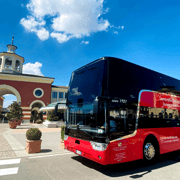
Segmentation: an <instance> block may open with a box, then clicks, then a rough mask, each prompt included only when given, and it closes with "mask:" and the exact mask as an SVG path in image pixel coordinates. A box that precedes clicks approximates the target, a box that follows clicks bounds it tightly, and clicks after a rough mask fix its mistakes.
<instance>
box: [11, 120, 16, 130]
mask: <svg viewBox="0 0 180 180" xmlns="http://www.w3.org/2000/svg"><path fill="white" fill-rule="evenodd" d="M9 127H10V128H11V129H16V127H17V122H12V121H9Z"/></svg>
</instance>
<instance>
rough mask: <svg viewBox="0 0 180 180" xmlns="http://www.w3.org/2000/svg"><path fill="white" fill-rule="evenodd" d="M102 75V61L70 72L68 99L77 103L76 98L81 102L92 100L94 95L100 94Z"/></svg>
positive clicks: (101, 90)
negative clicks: (81, 100)
mask: <svg viewBox="0 0 180 180" xmlns="http://www.w3.org/2000/svg"><path fill="white" fill-rule="evenodd" d="M103 77H104V61H100V62H98V63H96V64H94V65H90V66H87V67H85V68H82V69H80V70H78V71H75V72H73V73H72V77H71V81H70V89H69V91H68V100H69V102H71V103H73V104H74V103H77V101H78V99H83V102H93V100H94V99H95V98H96V96H100V95H102V92H103Z"/></svg>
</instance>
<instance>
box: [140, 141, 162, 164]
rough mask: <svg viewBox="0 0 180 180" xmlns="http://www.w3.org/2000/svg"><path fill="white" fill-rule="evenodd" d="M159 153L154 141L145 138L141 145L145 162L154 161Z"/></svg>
mask: <svg viewBox="0 0 180 180" xmlns="http://www.w3.org/2000/svg"><path fill="white" fill-rule="evenodd" d="M158 155H159V150H158V145H157V143H156V142H155V141H153V140H151V139H147V140H146V141H145V142H144V146H143V158H144V160H145V161H146V162H148V163H149V162H154V161H155V160H157V157H158Z"/></svg>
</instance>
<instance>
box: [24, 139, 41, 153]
mask: <svg viewBox="0 0 180 180" xmlns="http://www.w3.org/2000/svg"><path fill="white" fill-rule="evenodd" d="M41 141H42V140H26V152H27V153H28V154H30V153H38V152H40V151H41Z"/></svg>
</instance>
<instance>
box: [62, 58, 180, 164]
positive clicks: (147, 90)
mask: <svg viewBox="0 0 180 180" xmlns="http://www.w3.org/2000/svg"><path fill="white" fill-rule="evenodd" d="M64 145H65V148H66V149H67V150H69V151H71V152H74V153H76V154H78V155H80V156H83V157H85V158H88V159H90V160H93V161H95V162H97V163H100V164H102V165H108V164H117V163H123V162H128V161H134V160H138V159H143V158H144V159H145V160H146V161H148V162H149V161H153V160H154V159H156V157H157V156H158V155H160V154H163V153H167V152H171V151H175V150H178V149H180V81H179V80H177V79H174V78H171V77H169V76H166V75H164V74H161V73H158V72H155V71H152V70H149V69H147V68H144V67H141V66H139V65H135V64H133V63H130V62H127V61H124V60H122V59H118V58H112V57H104V58H100V59H98V60H96V61H93V62H91V63H89V64H87V65H85V66H83V67H81V68H79V69H77V70H75V71H74V72H73V73H72V76H71V79H70V84H69V89H68V95H67V122H66V128H65V137H64Z"/></svg>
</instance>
